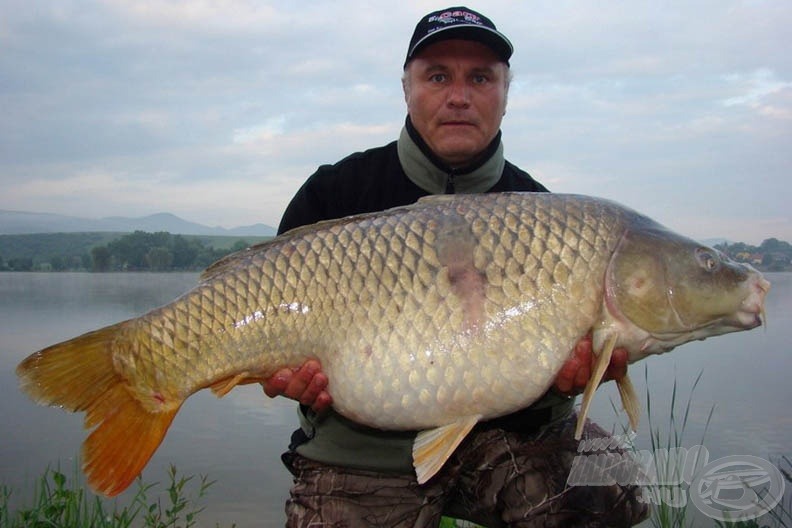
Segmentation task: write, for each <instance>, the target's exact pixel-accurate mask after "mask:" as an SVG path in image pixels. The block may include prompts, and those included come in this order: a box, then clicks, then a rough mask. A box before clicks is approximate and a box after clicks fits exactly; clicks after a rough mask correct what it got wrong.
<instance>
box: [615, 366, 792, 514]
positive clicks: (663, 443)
mask: <svg viewBox="0 0 792 528" xmlns="http://www.w3.org/2000/svg"><path fill="white" fill-rule="evenodd" d="M702 374H703V372H699V374H698V375H697V376H696V378H695V379H694V381H693V383H692V385H691V388H690V395H689V396H688V399H687V402H686V403H685V404H684V407H682V408H681V409H680V408H679V402H678V401H677V389H678V385H677V379H676V376H675V377H674V381H673V386H672V389H671V402H670V403H671V406H670V412H669V416H668V419H667V422H666V423H664V424H663V425H662V426H660V425H657V424H656V416H655V415H656V412H653V410H652V395H651V393H650V392H649V373H648V368H647V367H646V366H644V376H645V378H646V414H647V419H648V422H649V435H650V442H651V449H652V453H653V454H654V465H655V470H656V472H657V475H658V478H661V479H662V480H664V481H666V482H674V481H677V480H678V478H677V477H679V476H680V475H679V472H680V471H681V468H680V467H678V465H675V464H673V463H671V460H669V457H658V456H657V453H659V452H666V453H668V452H671V450H675V449H678V448H681V447H682V445H683V439H684V437H685V431H686V429H687V426H688V421H689V419H690V410H691V405H692V403H693V395H694V392H695V390H696V387H697V386H698V384H699V381H700V380H701V377H702ZM612 406H613V408H614V410H616V406H615V405H613V404H612ZM714 412H715V405H714V404H713V405H712V407H711V408H710V410H709V414H708V415H707V420H706V422H705V424H704V430H703V433H702V435H701V439H700V440H699V442H698V445H702V446H703V445H705V444H704V438H705V437H706V435H707V431H708V429H709V425H710V421H711V419H712V416H713V414H714ZM624 432H625V433H626V432H627V428H626V427H625V428H624ZM632 447H633V448H634V446H632ZM783 464H786V466H787V467H788V468H789V469H785V468H784V467H783ZM776 465H777V466H778V467H779V468H780V469H781V472H782V474H783V476H784V478H785V480H786V481H787V483H789V484H792V461H790V459H789V458H788V457H786V456H784V457H781V459H780V460H779V461H777V462H776ZM652 488H653V491H654V492H655V493H656V495H655V496H656V497H672V496H674V493H676V495H679V493H680V492H682V493H684V494H685V495H687V493H688V490H687V488H686V487H685V488H682V487H680V486H679V485H662V484H659V485H655V486H653V487H652ZM673 488H678V489H676V490H675V489H673ZM659 502H660V504H652V508H651V513H650V518H649V523H650V525H651V526H652V527H654V528H688V527H693V526H697V525H696V524H695V521H694V520H692V519H690V518H689V516H688V508H687V507H673V506H670V505H668V504H667V503H666V502H665V501H662V500H661V501H659ZM690 507H692V506H690ZM790 512H792V504H790V500H787V501H786V502H782V503H781V504H779V505H778V506H777V507H776V508H774V509H773V510H772V511H770V512H768V513H767V514H765V515H763V516H762V517H760V518H759V519H753V520H751V521H735V522H728V521H726V522H724V521H716V520H712V526H718V527H719V528H792V513H790ZM642 526H643V525H642Z"/></svg>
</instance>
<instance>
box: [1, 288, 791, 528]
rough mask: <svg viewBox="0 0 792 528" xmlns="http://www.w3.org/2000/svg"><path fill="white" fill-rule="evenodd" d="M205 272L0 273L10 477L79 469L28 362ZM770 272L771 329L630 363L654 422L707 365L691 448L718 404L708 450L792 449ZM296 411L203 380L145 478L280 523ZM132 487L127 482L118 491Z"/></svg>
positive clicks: (213, 517) (782, 328)
mask: <svg viewBox="0 0 792 528" xmlns="http://www.w3.org/2000/svg"><path fill="white" fill-rule="evenodd" d="M197 278H198V275H197V274H195V273H161V274H156V273H153V274H133V273H124V274H112V273H111V274H90V273H0V416H2V422H1V423H0V483H3V484H6V485H8V486H11V487H12V488H13V489H15V490H16V494H17V496H18V497H20V498H21V497H23V496H25V495H26V493H28V491H27V490H30V489H31V487H32V483H33V482H34V481H35V480H36V478H37V476H39V475H40V474H41V473H42V472H43V470H44V469H45V468H47V467H48V466H49V467H57V466H58V465H60V467H61V469H62V470H64V471H65V472H66V473H67V474H71V473H72V468H73V467H74V463H75V457H76V456H77V454H78V453H79V448H80V443H81V442H82V440H83V439H84V436H85V434H84V431H83V430H82V417H81V416H76V415H71V414H68V413H64V412H62V411H60V410H58V409H52V408H45V407H39V406H36V405H35V404H33V403H32V402H31V401H30V400H28V399H27V398H26V397H25V396H24V395H22V394H21V393H20V392H19V390H18V388H17V381H16V377H15V374H14V369H15V367H16V365H17V364H18V363H19V361H21V360H22V359H23V358H24V357H26V356H27V355H28V354H30V353H31V352H33V351H35V350H38V349H40V348H43V347H45V346H47V345H50V344H53V343H56V342H58V341H62V340H65V339H68V338H70V337H73V336H76V335H78V334H80V333H83V332H86V331H89V330H93V329H96V328H99V327H101V326H104V325H107V324H111V323H115V322H118V321H120V320H122V319H127V318H130V317H135V316H138V315H140V314H142V313H144V312H145V311H147V310H149V309H151V308H154V307H156V306H159V305H161V304H164V303H167V302H169V301H170V300H172V299H174V298H175V297H176V296H178V295H179V294H181V293H183V292H185V291H187V290H188V289H190V288H191V287H192V286H194V285H195V284H196V281H197ZM768 279H769V280H770V281H771V283H772V284H773V288H772V291H771V292H770V295H769V297H768V300H767V316H768V319H769V325H768V326H767V327H766V328H765V329H761V328H760V329H756V330H754V331H751V332H742V333H739V334H731V335H727V336H722V337H718V338H713V339H709V340H707V341H701V342H695V343H690V344H687V345H684V346H683V347H681V348H679V349H677V350H675V351H674V352H672V353H671V354H667V355H665V356H660V357H653V358H648V359H647V360H645V361H643V362H641V363H638V364H636V365H634V366H633V367H632V368H631V376H632V378H633V381H634V384H635V386H636V389H637V391H638V394H639V395H640V396H641V399H642V400H644V409H645V407H646V405H645V399H646V385H647V383H646V379H645V378H646V376H647V374H645V368H646V370H648V380H649V381H648V385H649V387H650V398H651V405H652V414H653V421H654V425H655V427H657V426H658V425H659V426H662V427H663V428H665V426H667V424H668V418H669V416H670V399H671V392H672V388H673V384H674V380H676V383H677V395H676V399H677V417H678V419H681V415H682V412H683V410H684V405H685V404H686V403H687V401H688V398H690V388H691V386H692V384H693V382H694V380H695V378H696V376H697V375H698V374H699V373H702V376H701V380H700V382H699V384H698V386H697V387H696V389H695V392H694V393H693V395H692V398H691V401H692V403H691V411H690V413H691V414H690V418H689V422H688V427H687V434H686V435H685V437H684V438H683V439H682V442H681V445H682V446H683V447H692V446H694V445H697V444H699V443H701V438H702V435H703V434H704V424H705V422H706V420H707V417H708V415H709V413H710V410H711V409H712V407H713V406H715V411H714V414H713V416H712V420H711V422H710V425H709V429H708V431H707V433H706V437H705V440H704V445H705V446H706V447H707V448H708V449H709V451H710V454H711V458H718V457H722V456H727V455H754V456H758V457H761V458H765V459H770V458H774V457H777V456H779V455H787V456H792V411H790V408H789V405H790V402H792V381H791V380H790V374H792V354H790V345H789V344H790V342H792V324H791V323H792V273H790V274H783V273H777V274H768ZM611 401H613V402H614V404H615V405H616V406H617V407H618V397H617V396H616V391H615V388H614V387H613V383H609V384H606V385H605V386H603V387H602V388H600V390H599V391H598V393H597V397H596V398H595V405H594V410H593V418H594V419H595V420H596V421H597V422H598V423H600V424H601V425H603V426H604V427H606V428H607V429H612V430H615V431H617V432H621V431H622V428H621V427H622V426H621V424H622V423H625V420H624V419H623V418H622V416H621V415H617V414H616V413H615V412H614V410H613V409H612V404H611ZM295 424H296V418H295V410H294V404H293V403H291V402H289V401H286V400H284V399H276V400H271V399H269V398H267V397H266V396H264V395H263V392H262V391H261V389H260V388H259V387H258V386H247V387H241V388H237V389H235V390H233V391H232V392H231V393H230V394H229V395H228V396H226V397H225V398H223V399H217V398H215V397H214V396H213V395H211V394H210V393H209V392H208V391H202V392H200V393H198V394H197V395H195V396H193V397H192V398H190V399H189V400H188V401H187V403H186V404H185V405H184V407H183V409H182V411H181V412H180V413H179V414H178V415H177V417H176V419H175V420H174V423H173V425H172V427H171V430H170V431H169V433H168V435H167V436H166V438H165V441H164V442H163V444H162V446H161V447H160V449H159V450H158V451H157V453H156V454H155V455H154V457H153V459H152V460H151V462H149V464H148V466H147V468H146V470H145V471H144V479H145V481H146V482H161V483H166V482H167V468H168V466H169V465H170V464H174V465H175V466H176V467H177V468H178V469H179V471H180V473H182V474H185V475H200V474H207V475H209V477H210V479H213V480H216V481H217V482H216V483H215V484H214V485H213V486H212V487H211V488H210V490H209V493H208V500H207V503H206V506H207V507H206V510H205V512H204V513H203V514H202V515H201V526H206V527H210V526H211V527H214V526H215V524H216V523H220V525H221V526H230V525H231V524H232V523H236V525H237V526H239V527H246V526H282V525H283V503H284V501H285V499H286V497H287V495H288V487H289V485H290V482H291V479H290V475H289V473H288V472H287V471H286V470H285V469H284V468H283V466H282V465H281V463H280V453H281V452H282V451H283V449H284V448H285V446H286V444H287V442H288V438H289V435H290V433H291V431H292V430H293V429H294V428H295ZM648 437H649V433H648V427H647V419H646V413H645V410H644V415H643V417H642V425H641V428H640V429H639V431H638V437H637V438H636V440H635V442H636V445H637V447H638V448H640V449H647V448H648V447H649V441H648ZM133 487H134V485H133ZM130 495H131V492H130V491H127V492H125V493H124V494H123V495H122V496H121V500H122V501H123V500H124V498H125V497H126V498H128V497H129V496H130Z"/></svg>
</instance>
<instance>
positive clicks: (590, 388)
mask: <svg viewBox="0 0 792 528" xmlns="http://www.w3.org/2000/svg"><path fill="white" fill-rule="evenodd" d="M617 337H618V335H616V334H613V335H611V336H610V337H609V338H608V341H606V342H605V346H604V347H603V348H602V350H601V351H600V353H599V355H598V356H597V362H596V363H595V364H594V372H592V373H591V378H589V380H588V383H587V384H586V390H584V391H583V402H582V403H581V405H580V412H579V413H578V419H577V426H576V427H575V440H580V437H581V436H583V424H585V423H586V416H587V415H588V411H589V407H591V400H592V399H593V398H594V391H596V390H597V387H599V384H600V382H602V377H603V376H604V375H605V371H606V370H607V369H608V365H609V364H610V360H611V356H612V355H613V349H614V348H615V347H616V339H617Z"/></svg>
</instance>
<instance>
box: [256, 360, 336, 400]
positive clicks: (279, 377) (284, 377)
mask: <svg viewBox="0 0 792 528" xmlns="http://www.w3.org/2000/svg"><path fill="white" fill-rule="evenodd" d="M327 383H328V379H327V375H325V374H324V373H323V372H322V366H321V365H320V364H319V362H318V361H316V360H313V359H309V360H308V361H306V362H305V363H303V364H302V366H300V367H299V368H294V369H289V368H285V369H281V370H279V371H278V372H276V373H275V374H273V375H272V376H271V377H270V378H269V379H268V380H267V381H265V382H264V383H262V384H261V385H262V386H263V387H264V393H265V394H266V395H267V396H269V397H270V398H274V397H275V396H286V397H287V398H291V399H292V400H297V401H298V402H300V403H301V404H303V405H307V406H309V407H310V408H311V409H313V410H314V412H316V413H321V412H323V411H326V410H327V409H329V408H330V405H332V403H333V398H332V397H331V396H330V393H328V392H327V390H325V389H327Z"/></svg>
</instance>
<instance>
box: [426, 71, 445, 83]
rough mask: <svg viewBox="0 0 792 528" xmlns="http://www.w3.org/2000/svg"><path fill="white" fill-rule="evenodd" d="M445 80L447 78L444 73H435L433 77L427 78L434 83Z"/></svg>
mask: <svg viewBox="0 0 792 528" xmlns="http://www.w3.org/2000/svg"><path fill="white" fill-rule="evenodd" d="M446 78H447V77H446V75H445V74H444V73H435V74H434V75H432V76H431V77H429V80H430V81H432V82H436V83H442V82H445V80H446Z"/></svg>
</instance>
